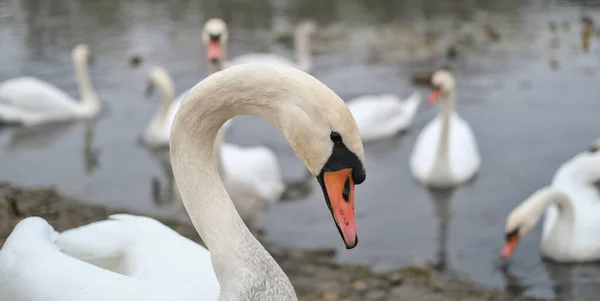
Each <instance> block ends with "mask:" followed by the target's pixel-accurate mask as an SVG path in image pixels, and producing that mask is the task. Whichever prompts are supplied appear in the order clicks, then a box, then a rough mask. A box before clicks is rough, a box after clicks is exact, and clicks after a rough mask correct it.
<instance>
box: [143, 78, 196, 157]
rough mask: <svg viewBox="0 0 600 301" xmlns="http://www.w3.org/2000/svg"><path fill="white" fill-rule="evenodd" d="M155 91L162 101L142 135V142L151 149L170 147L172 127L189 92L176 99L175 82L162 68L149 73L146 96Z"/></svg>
mask: <svg viewBox="0 0 600 301" xmlns="http://www.w3.org/2000/svg"><path fill="white" fill-rule="evenodd" d="M154 89H158V91H159V93H160V95H161V98H162V101H161V102H160V104H159V106H158V109H157V110H156V113H154V116H152V119H151V120H150V122H149V123H148V126H147V127H146V130H145V131H144V133H143V134H142V141H143V142H144V143H145V144H146V145H148V146H150V147H162V146H165V147H168V146H169V137H170V136H171V125H172V124H173V120H174V119H175V114H176V113H177V110H178V109H179V106H180V105H181V100H182V99H183V96H184V95H185V93H186V92H187V91H185V92H183V93H181V95H179V96H178V97H177V98H175V86H174V85H173V81H172V80H171V77H170V76H169V74H168V72H167V71H166V70H165V69H164V68H162V67H152V68H151V69H150V71H149V72H148V81H147V85H146V96H150V95H151V94H152V92H153V91H154Z"/></svg>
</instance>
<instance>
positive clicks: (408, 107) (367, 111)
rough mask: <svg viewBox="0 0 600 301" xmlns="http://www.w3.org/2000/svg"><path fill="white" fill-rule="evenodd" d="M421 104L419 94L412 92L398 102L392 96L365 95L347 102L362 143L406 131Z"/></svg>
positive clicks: (394, 96) (397, 99) (395, 97)
mask: <svg viewBox="0 0 600 301" xmlns="http://www.w3.org/2000/svg"><path fill="white" fill-rule="evenodd" d="M420 103H421V94H420V93H419V92H414V93H413V94H412V95H411V96H410V97H409V98H408V99H406V100H404V101H403V100H400V99H399V98H398V97H397V96H396V95H393V94H382V95H366V96H361V97H359V98H355V99H353V100H351V101H349V102H348V108H349V109H350V112H352V115H353V116H354V118H355V119H356V124H358V129H359V130H360V136H361V137H362V139H363V142H366V141H370V140H377V139H385V138H389V137H391V136H393V135H395V134H396V133H398V132H400V131H402V130H404V129H406V128H407V127H408V126H409V125H410V123H411V122H412V120H413V118H414V116H415V113H416V112H417V108H418V107H419V104H420Z"/></svg>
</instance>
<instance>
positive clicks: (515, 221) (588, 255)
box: [502, 139, 600, 262]
mask: <svg viewBox="0 0 600 301" xmlns="http://www.w3.org/2000/svg"><path fill="white" fill-rule="evenodd" d="M598 181H600V139H599V140H597V141H596V142H595V143H594V144H593V145H592V147H591V148H590V149H589V151H586V152H582V153H580V154H578V155H576V156H575V157H573V158H572V159H570V160H569V161H567V162H565V163H563V164H562V165H561V166H560V167H559V168H558V170H557V171H556V174H555V175H554V178H553V180H552V184H550V186H546V187H543V188H541V189H539V190H538V191H536V192H535V193H534V194H533V195H531V196H530V197H529V198H527V199H526V200H525V201H524V202H523V203H522V204H521V205H519V206H518V207H517V208H515V209H514V210H513V211H512V212H511V213H510V215H509V216H508V218H507V219H506V228H505V229H506V230H505V231H506V232H505V233H506V244H505V246H504V249H503V250H502V257H503V258H504V259H506V258H508V257H509V256H511V255H512V253H513V252H514V250H515V248H516V246H517V244H518V242H519V240H520V239H521V238H522V237H523V236H524V235H525V234H527V233H528V232H529V231H530V230H531V229H532V228H533V227H534V226H535V225H536V224H537V222H538V220H539V219H540V217H542V215H543V214H544V212H545V213H546V216H545V218H544V228H543V232H542V241H541V245H540V246H541V252H542V255H543V256H544V257H546V258H548V259H551V260H553V261H557V262H588V261H597V260H599V259H600V237H599V236H598V233H600V219H598V216H600V193H599V191H598V189H597V188H596V186H595V185H594V184H596V183H597V182H598Z"/></svg>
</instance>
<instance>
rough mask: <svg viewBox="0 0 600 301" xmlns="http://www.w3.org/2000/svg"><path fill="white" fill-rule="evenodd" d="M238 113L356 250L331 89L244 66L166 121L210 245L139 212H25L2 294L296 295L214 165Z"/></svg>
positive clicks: (4, 265) (30, 300)
mask: <svg viewBox="0 0 600 301" xmlns="http://www.w3.org/2000/svg"><path fill="white" fill-rule="evenodd" d="M241 82H243V83H244V84H243V85H241V84H240V83H241ZM265 90H269V91H270V93H268V94H265V93H264V91H265ZM242 114H251V115H256V116H258V117H261V118H263V119H265V120H267V121H269V122H270V123H272V124H273V125H274V126H276V127H277V128H278V129H279V130H280V131H281V133H282V134H283V135H284V137H285V138H286V139H287V140H288V141H289V143H290V145H291V147H292V148H293V149H294V151H295V153H296V154H297V155H298V157H299V158H300V160H301V161H302V162H303V163H304V164H305V165H306V167H307V168H308V170H309V171H310V172H311V174H312V175H313V176H314V177H315V178H316V179H317V181H318V182H319V184H320V185H321V187H322V189H323V194H324V198H325V201H326V204H327V207H328V208H329V209H330V211H331V214H332V216H333V219H334V222H335V224H336V227H337V228H338V230H339V232H340V235H341V237H342V239H343V241H344V243H345V245H346V248H348V249H351V248H354V247H355V246H356V244H357V243H358V235H357V230H356V220H355V214H354V185H355V184H360V183H362V182H363V181H364V180H365V177H366V173H365V169H364V151H363V146H362V141H361V139H360V134H359V132H358V128H357V126H356V122H355V121H354V119H353V118H352V114H351V113H350V111H349V110H348V108H347V107H346V105H345V104H344V102H343V100H342V99H340V98H339V97H338V96H337V95H336V94H335V93H334V92H333V91H331V90H330V89H329V88H327V86H325V85H324V84H322V83H321V82H319V81H318V80H317V79H315V78H313V77H312V76H310V75H308V74H306V73H304V72H302V71H300V70H297V69H295V68H283V67H275V66H265V65H256V64H248V65H243V66H238V67H233V68H231V69H228V70H225V71H223V72H219V73H215V74H213V75H211V76H209V77H207V78H206V79H204V80H203V81H202V82H200V83H199V84H197V85H196V86H194V87H193V88H192V89H191V90H190V91H189V92H188V93H187V94H186V96H185V100H184V101H183V103H182V106H181V109H180V110H179V112H178V113H177V116H176V118H175V121H174V123H173V134H172V137H171V148H170V152H171V160H172V165H173V173H174V175H175V179H176V182H177V183H178V185H179V188H180V192H181V197H182V199H183V203H184V205H185V208H186V210H187V212H188V213H189V215H190V218H191V220H192V222H193V224H194V226H195V228H196V230H197V231H198V233H199V235H200V236H201V238H202V239H203V241H204V242H205V243H206V246H207V248H208V251H207V250H206V249H204V248H203V247H201V246H200V245H197V244H195V243H193V242H191V241H190V240H188V239H186V238H184V237H182V236H180V235H178V234H177V233H176V232H174V231H173V230H171V229H169V228H167V227H166V226H163V225H161V224H160V223H158V222H157V221H155V220H152V219H150V218H146V217H135V216H130V215H117V216H113V217H112V218H111V219H110V220H108V221H103V222H99V223H94V224H91V225H88V226H84V227H80V228H76V229H73V230H69V231H66V232H63V233H62V234H58V233H57V232H55V231H54V230H53V228H52V227H51V226H50V225H49V224H48V223H47V222H46V221H45V220H43V219H41V218H38V217H29V218H26V219H24V220H23V221H21V222H20V223H19V224H18V225H17V226H16V227H15V229H14V230H13V232H12V233H11V235H10V236H9V237H8V239H7V240H6V242H5V244H4V246H3V248H2V250H0V299H2V300H21V301H42V300H43V301H71V300H72V301H79V300H89V301H94V300H115V301H119V300H123V301H125V300H127V301H131V300H144V301H154V300H181V301H186V300H190V301H197V300H217V299H218V300H222V301H224V300H231V301H233V300H256V301H258V300H260V301H266V300H271V301H275V300H277V301H280V300H290V301H291V300H294V301H296V300H298V298H297V296H296V293H295V292H294V288H293V287H292V285H291V283H290V281H289V279H288V277H287V276H286V275H285V273H284V272H283V270H282V269H281V267H280V266H279V265H278V264H277V262H276V261H275V260H274V259H273V257H272V256H271V255H270V254H269V253H268V252H267V251H266V250H265V248H264V247H263V246H262V245H261V244H260V243H259V242H258V240H257V239H256V238H255V237H254V236H253V235H252V234H251V233H250V230H249V229H248V228H247V227H246V225H244V222H243V221H242V220H241V218H240V216H239V215H238V213H237V212H236V210H235V207H234V205H233V203H232V201H231V199H230V198H229V196H228V194H227V191H226V190H225V188H224V186H223V183H222V182H221V178H220V176H219V173H218V167H217V162H216V161H215V159H214V154H213V153H214V151H215V150H214V145H213V142H214V140H215V138H216V136H217V132H218V130H219V129H220V128H221V126H222V125H223V123H224V122H225V121H226V120H228V119H230V118H232V117H233V116H235V115H242ZM165 246H168V247H165ZM61 251H62V252H61ZM209 252H210V253H209ZM69 254H71V255H72V256H76V257H79V258H81V260H80V259H76V258H74V257H72V256H69ZM101 259H105V261H102V260H101ZM83 260H88V261H95V262H97V264H98V265H97V266H96V265H93V264H90V263H89V262H85V261H83ZM111 261H113V263H114V262H115V261H116V262H117V263H116V264H111V263H110V262H111ZM103 266H104V267H108V266H112V267H117V268H116V270H115V271H111V270H107V269H103V268H102V267H103ZM215 277H216V280H217V281H218V283H217V281H215Z"/></svg>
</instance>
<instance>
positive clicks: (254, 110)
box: [171, 66, 314, 300]
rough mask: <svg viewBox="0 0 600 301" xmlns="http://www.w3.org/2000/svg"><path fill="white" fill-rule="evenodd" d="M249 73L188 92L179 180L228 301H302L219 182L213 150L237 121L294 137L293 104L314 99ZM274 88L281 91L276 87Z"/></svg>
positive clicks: (176, 155) (282, 80)
mask: <svg viewBox="0 0 600 301" xmlns="http://www.w3.org/2000/svg"><path fill="white" fill-rule="evenodd" d="M241 67H242V66H240V67H235V69H229V70H227V71H228V72H227V73H226V75H224V74H223V72H219V73H215V74H213V75H211V76H209V77H208V78H206V79H205V80H203V81H202V82H200V83H199V84H197V85H196V86H195V87H193V88H192V89H191V90H190V91H189V92H188V93H187V94H186V100H185V101H183V102H182V105H181V108H180V110H179V112H178V113H177V116H176V118H175V122H174V123H173V128H172V134H171V162H172V166H173V172H174V176H175V181H176V183H178V186H179V190H180V194H181V197H182V200H183V204H184V206H185V208H186V210H187V211H188V213H189V215H190V217H191V219H192V222H193V224H194V226H195V228H196V230H197V231H198V233H199V234H200V236H201V237H202V239H203V240H204V242H205V243H206V246H207V247H208V249H209V250H210V253H211V259H212V262H213V267H214V270H215V274H216V276H217V279H218V280H219V284H220V286H221V297H220V300H297V297H296V295H295V293H294V289H293V287H292V285H291V283H290V282H289V279H288V278H287V276H286V275H285V274H284V272H283V271H282V270H281V268H280V267H279V265H278V264H277V263H276V262H275V260H274V259H273V257H271V255H270V254H269V253H268V252H267V251H266V250H265V249H264V247H263V246H262V245H261V244H260V243H259V242H258V241H257V240H256V238H255V237H254V236H253V235H252V234H251V233H250V231H249V230H248V228H247V227H246V225H245V224H244V222H243V221H242V219H241V218H240V216H239V214H238V213H237V211H236V209H235V207H234V205H233V203H232V201H231V199H230V197H229V195H228V194H227V191H226V190H225V187H224V186H223V182H222V180H221V178H220V177H219V173H218V167H217V163H216V160H215V149H214V145H213V144H214V142H215V139H216V137H217V133H218V131H219V129H220V128H221V126H222V125H223V124H224V123H225V121H226V120H228V119H230V118H231V117H233V116H235V115H255V116H258V117H261V118H263V119H265V120H266V121H269V122H270V123H272V124H273V125H275V126H276V127H277V128H279V129H280V130H281V131H282V133H283V134H284V136H285V137H286V138H288V136H289V135H288V134H286V131H285V129H283V128H282V126H281V123H282V122H286V119H285V118H283V117H284V116H280V115H284V111H285V110H287V109H289V106H287V105H288V104H289V102H294V100H298V99H300V100H302V99H305V98H307V97H309V95H300V94H299V93H302V92H304V91H303V89H299V87H298V85H297V82H293V81H291V80H289V78H286V76H285V74H265V75H264V76H257V75H256V74H254V75H248V74H246V73H244V72H243V71H245V70H246V69H247V68H241ZM236 72H237V73H236ZM232 74H235V76H232ZM224 76H228V78H223V77H224ZM274 78H275V79H274ZM274 84H276V85H277V89H271V87H273V86H274ZM307 93H309V94H310V93H314V90H313V91H310V92H307ZM313 95H314V94H313ZM284 108H285V109H284ZM287 117H288V119H289V116H287ZM249 296H252V297H249Z"/></svg>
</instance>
